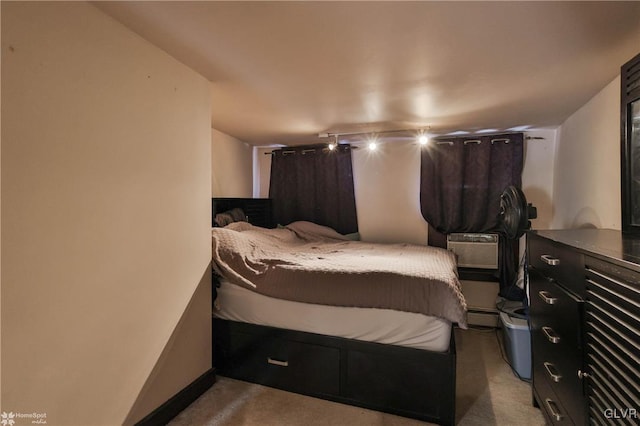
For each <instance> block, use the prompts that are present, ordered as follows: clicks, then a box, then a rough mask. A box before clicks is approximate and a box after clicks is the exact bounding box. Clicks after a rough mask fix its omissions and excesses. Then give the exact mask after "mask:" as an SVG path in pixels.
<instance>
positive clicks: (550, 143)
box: [522, 129, 557, 229]
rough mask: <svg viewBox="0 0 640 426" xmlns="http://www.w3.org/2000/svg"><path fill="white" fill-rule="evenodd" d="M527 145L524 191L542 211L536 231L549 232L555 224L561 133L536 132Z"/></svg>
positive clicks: (523, 171) (531, 135) (539, 214)
mask: <svg viewBox="0 0 640 426" xmlns="http://www.w3.org/2000/svg"><path fill="white" fill-rule="evenodd" d="M526 135H527V136H529V137H532V138H542V139H529V140H527V141H526V142H525V145H524V146H525V152H524V167H523V169H522V191H523V192H524V194H525V196H526V197H527V201H528V202H530V203H532V204H533V205H534V206H535V207H536V208H537V209H538V218H537V219H533V220H532V221H531V227H532V228H533V229H549V228H550V227H551V222H552V220H553V214H554V209H553V203H552V200H553V175H554V158H555V152H556V137H557V130H555V129H553V130H534V131H529V132H527V133H526Z"/></svg>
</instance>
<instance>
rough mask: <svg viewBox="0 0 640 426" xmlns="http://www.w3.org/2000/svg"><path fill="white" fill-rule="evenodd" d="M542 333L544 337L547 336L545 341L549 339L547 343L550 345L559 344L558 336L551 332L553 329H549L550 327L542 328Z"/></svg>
mask: <svg viewBox="0 0 640 426" xmlns="http://www.w3.org/2000/svg"><path fill="white" fill-rule="evenodd" d="M542 332H543V333H544V335H545V336H547V339H549V341H550V342H551V343H559V342H560V336H558V335H557V334H556V332H555V331H553V328H551V327H542Z"/></svg>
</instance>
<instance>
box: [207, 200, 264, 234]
mask: <svg viewBox="0 0 640 426" xmlns="http://www.w3.org/2000/svg"><path fill="white" fill-rule="evenodd" d="M236 207H239V208H241V209H242V211H244V214H245V215H246V216H247V219H248V221H249V223H250V224H252V225H255V226H261V227H263V228H275V224H274V223H273V216H272V213H271V198H212V199H211V226H214V218H215V216H216V214H217V213H222V212H226V211H227V210H231V209H234V208H236Z"/></svg>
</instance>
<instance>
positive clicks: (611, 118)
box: [551, 77, 621, 229]
mask: <svg viewBox="0 0 640 426" xmlns="http://www.w3.org/2000/svg"><path fill="white" fill-rule="evenodd" d="M553 205H554V209H555V214H554V219H553V222H552V224H551V225H552V227H553V228H578V227H596V228H612V229H620V228H621V212H620V77H618V78H616V79H615V80H613V81H612V82H611V83H610V84H609V85H607V86H606V87H605V88H604V89H602V91H600V92H599V93H598V94H597V95H596V96H595V97H593V98H592V99H591V100H590V101H589V102H588V103H586V104H585V105H584V106H583V107H582V108H580V109H579V110H578V111H576V112H575V113H574V114H573V115H572V116H571V117H569V118H568V119H567V120H566V121H565V122H564V123H563V124H562V126H561V127H560V130H559V131H558V144H557V153H556V161H555V173H554V192H553Z"/></svg>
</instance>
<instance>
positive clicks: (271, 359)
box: [267, 357, 289, 367]
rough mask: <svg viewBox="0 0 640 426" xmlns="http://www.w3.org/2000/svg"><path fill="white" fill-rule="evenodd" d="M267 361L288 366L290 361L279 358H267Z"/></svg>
mask: <svg viewBox="0 0 640 426" xmlns="http://www.w3.org/2000/svg"><path fill="white" fill-rule="evenodd" d="M267 362H268V363H269V364H272V365H277V366H280V367H288V366H289V361H280V360H279V359H273V358H270V357H269V358H267Z"/></svg>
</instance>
